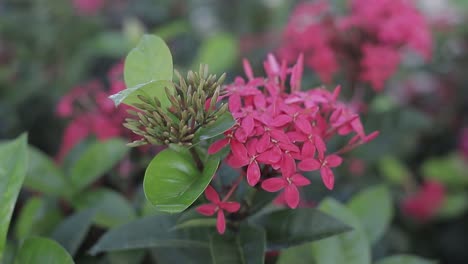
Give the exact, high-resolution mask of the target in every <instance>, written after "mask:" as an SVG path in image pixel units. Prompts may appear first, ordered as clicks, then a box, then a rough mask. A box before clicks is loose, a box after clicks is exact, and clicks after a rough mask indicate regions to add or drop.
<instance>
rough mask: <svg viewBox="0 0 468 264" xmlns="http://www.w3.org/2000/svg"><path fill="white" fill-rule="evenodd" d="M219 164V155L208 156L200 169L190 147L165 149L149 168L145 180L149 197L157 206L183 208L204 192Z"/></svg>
mask: <svg viewBox="0 0 468 264" xmlns="http://www.w3.org/2000/svg"><path fill="white" fill-rule="evenodd" d="M218 165H219V159H215V158H213V159H209V160H208V161H207V162H206V164H205V168H204V170H203V172H200V171H199V170H198V169H197V166H196V165H195V163H194V161H193V160H192V158H191V156H190V154H189V152H188V150H186V149H184V150H182V149H181V150H179V151H175V150H173V149H165V150H163V151H162V152H160V153H159V154H158V155H157V156H156V157H155V158H154V159H153V160H152V161H151V163H150V164H149V166H148V168H147V169H146V173H145V179H144V181H143V188H144V190H145V195H146V198H147V199H148V200H149V201H150V202H151V203H152V204H154V205H155V206H156V208H157V209H158V210H161V211H165V212H170V213H177V212H181V211H183V210H185V209H187V207H189V206H190V205H191V204H192V203H193V202H194V201H195V200H196V199H197V198H198V197H199V196H200V195H201V194H202V193H203V191H204V190H205V189H206V187H207V186H208V184H209V183H210V181H211V179H212V177H213V175H214V173H215V172H216V170H217V168H218Z"/></svg>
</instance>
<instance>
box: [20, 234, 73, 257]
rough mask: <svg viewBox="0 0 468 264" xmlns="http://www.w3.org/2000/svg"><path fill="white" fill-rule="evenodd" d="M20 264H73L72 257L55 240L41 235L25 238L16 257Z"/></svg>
mask: <svg viewBox="0 0 468 264" xmlns="http://www.w3.org/2000/svg"><path fill="white" fill-rule="evenodd" d="M16 263H18V264H19V263H21V264H42V263H47V264H73V263H74V262H73V259H72V257H71V256H70V255H69V254H68V253H67V251H66V250H65V249H64V248H63V247H61V246H60V245H59V244H58V243H57V242H55V241H53V240H51V239H48V238H42V237H31V238H29V239H28V240H26V241H25V242H24V244H23V246H22V247H21V249H20V251H19V252H18V255H17V257H16Z"/></svg>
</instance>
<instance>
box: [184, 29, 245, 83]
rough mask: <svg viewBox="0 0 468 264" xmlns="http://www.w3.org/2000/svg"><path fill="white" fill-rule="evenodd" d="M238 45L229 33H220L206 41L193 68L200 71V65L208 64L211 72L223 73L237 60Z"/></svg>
mask: <svg viewBox="0 0 468 264" xmlns="http://www.w3.org/2000/svg"><path fill="white" fill-rule="evenodd" d="M237 55H238V43H237V41H236V39H235V38H234V37H233V36H232V35H231V34H227V33H220V34H217V35H214V36H212V37H210V38H208V39H206V40H205V41H204V42H203V43H202V45H201V47H200V49H199V51H198V54H197V57H196V58H195V60H194V62H193V64H192V68H195V69H198V66H199V64H200V63H203V64H208V65H209V66H210V70H211V72H214V73H218V74H220V73H222V72H224V71H226V70H227V69H229V68H230V67H231V66H232V65H234V63H235V62H236V60H237V57H238V56H237Z"/></svg>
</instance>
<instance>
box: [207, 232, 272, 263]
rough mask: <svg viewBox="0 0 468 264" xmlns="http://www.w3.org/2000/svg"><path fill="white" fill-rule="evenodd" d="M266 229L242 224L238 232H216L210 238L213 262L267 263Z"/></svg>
mask: <svg viewBox="0 0 468 264" xmlns="http://www.w3.org/2000/svg"><path fill="white" fill-rule="evenodd" d="M265 239H266V236H265V231H264V230H263V229H262V228H258V227H253V226H248V225H242V226H241V228H240V231H239V233H238V234H235V235H228V234H224V235H220V234H214V235H213V236H212V237H211V239H210V251H211V256H212V259H213V264H218V263H219V264H238V263H245V264H256V263H265V257H264V256H265V246H266V242H265Z"/></svg>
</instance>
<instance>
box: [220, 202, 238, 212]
mask: <svg viewBox="0 0 468 264" xmlns="http://www.w3.org/2000/svg"><path fill="white" fill-rule="evenodd" d="M219 207H221V209H223V210H226V211H228V212H230V213H234V212H237V211H239V209H240V203H238V202H224V203H221V204H220V205H219Z"/></svg>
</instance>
